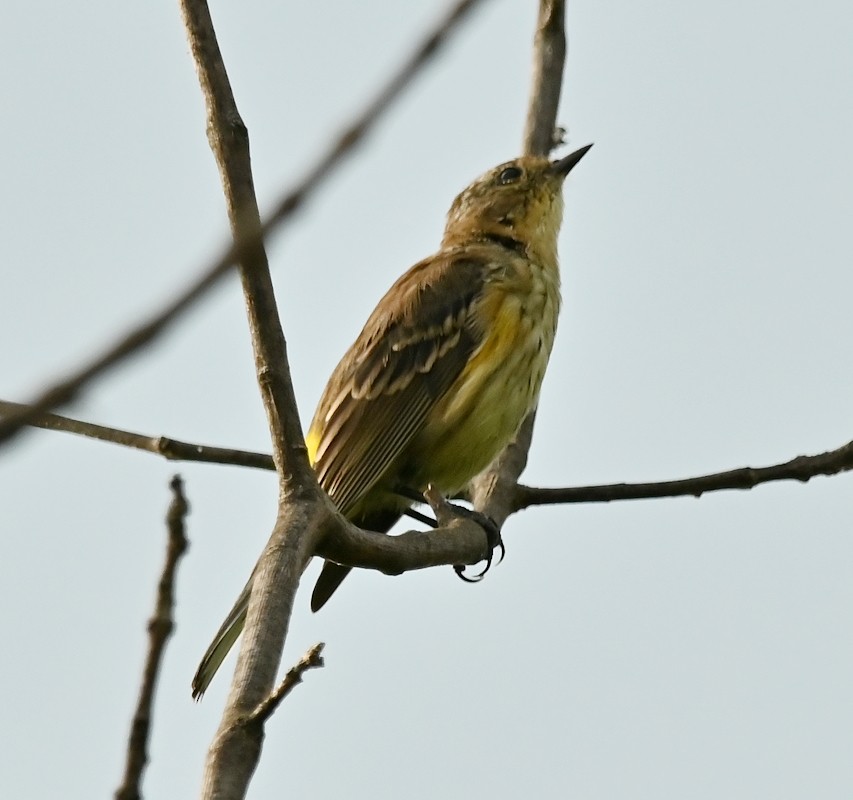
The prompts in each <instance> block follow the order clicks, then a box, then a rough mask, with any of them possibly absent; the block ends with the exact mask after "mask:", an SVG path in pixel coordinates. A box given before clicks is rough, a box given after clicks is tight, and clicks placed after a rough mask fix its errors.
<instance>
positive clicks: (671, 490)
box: [512, 442, 853, 511]
mask: <svg viewBox="0 0 853 800" xmlns="http://www.w3.org/2000/svg"><path fill="white" fill-rule="evenodd" d="M850 470H853V442H848V443H847V444H845V445H844V446H843V447H839V448H838V449H837V450H830V451H828V452H826V453H819V454H818V455H814V456H797V458H794V459H791V460H790V461H786V462H785V463H784V464H774V465H773V466H770V467H757V468H756V467H741V468H740V469H732V470H728V471H727V472H717V473H714V474H712V475H701V476H699V477H696V478H684V479H682V480H677V481H662V482H660V483H615V484H611V485H609V486H577V487H566V488H561V489H535V488H531V487H530V486H518V487H517V488H516V490H515V495H514V497H513V502H512V509H513V511H520V510H521V509H524V508H528V507H529V506H541V505H552V504H556V503H609V502H611V501H612V500H640V499H645V498H651V497H683V496H687V495H689V496H692V497H701V496H702V495H703V494H704V493H705V492H717V491H721V490H723V489H752V488H753V487H754V486H758V485H759V484H761V483H770V482H771V481H801V482H803V483H805V482H806V481H808V480H810V479H811V478H813V477H815V476H816V475H835V474H837V473H839V472H848V471H850Z"/></svg>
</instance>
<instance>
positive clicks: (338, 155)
mask: <svg viewBox="0 0 853 800" xmlns="http://www.w3.org/2000/svg"><path fill="white" fill-rule="evenodd" d="M480 1H481V0H462V1H461V2H459V3H457V4H456V5H455V6H454V7H453V8H452V9H451V10H450V12H449V13H448V14H447V16H446V17H444V19H442V20H441V21H440V22H439V24H438V25H437V26H436V27H435V28H434V29H433V30H432V31H430V32H429V33H428V34H427V36H426V37H425V38H424V39H423V41H422V42H421V43H420V44H419V45H418V46H417V47H416V48H415V50H414V52H413V53H412V55H411V56H410V57H409V58H408V59H406V60H405V61H404V62H403V64H401V65H400V67H399V68H398V69H397V70H396V72H394V74H393V75H392V76H391V78H390V79H389V80H388V82H387V83H386V84H385V85H384V86H382V87H381V88H380V90H379V91H378V92H377V94H376V96H375V97H374V98H373V99H371V100H370V101H369V102H368V103H367V105H366V106H365V108H364V110H363V111H362V112H361V113H360V114H358V115H357V116H356V118H355V120H354V121H353V122H352V123H350V124H349V125H347V126H346V127H345V128H344V130H343V132H342V133H341V134H339V135H338V136H336V137H335V138H334V139H333V141H332V143H331V144H330V145H329V146H328V147H327V149H326V151H325V152H324V154H323V155H322V156H321V157H320V158H319V160H318V161H317V163H316V164H315V166H314V167H312V168H311V169H310V170H308V172H307V174H306V175H305V176H304V177H303V178H302V180H300V181H298V182H297V184H296V186H295V187H294V188H292V189H290V190H289V191H287V192H285V193H284V194H283V196H282V197H281V199H280V200H279V202H278V203H277V205H276V207H275V209H274V211H273V212H272V214H271V215H270V216H269V218H268V219H267V220H266V221H265V222H264V223H263V224H262V225H261V226H260V228H259V230H258V232H257V235H259V236H262V237H263V238H266V237H267V236H269V234H270V233H271V232H272V230H273V229H275V228H276V227H278V226H280V225H282V224H284V223H285V222H286V221H288V220H289V219H290V218H291V217H292V216H293V213H294V212H295V211H296V210H297V209H299V208H300V207H301V206H302V205H303V204H304V203H305V201H306V200H308V199H309V197H310V196H312V195H313V194H314V192H315V191H316V190H317V189H318V188H319V187H320V186H321V184H322V183H323V182H324V181H325V180H326V179H327V178H328V177H329V176H330V175H331V174H332V172H333V171H334V170H335V168H337V167H338V166H339V165H340V163H341V162H342V160H343V158H344V156H347V155H349V154H350V153H351V152H352V150H353V149H354V148H355V146H356V145H357V144H359V143H360V142H361V141H362V140H363V139H364V137H365V135H366V134H367V133H368V132H369V131H370V130H371V129H372V128H373V127H374V126H375V125H376V123H377V122H378V120H379V119H380V117H381V116H382V115H383V114H384V113H385V112H386V111H388V109H389V108H390V107H391V105H392V103H393V102H394V101H396V100H397V99H398V98H399V97H400V95H401V94H402V93H403V91H404V90H405V89H406V88H408V86H409V85H410V84H411V82H412V80H413V79H414V78H415V76H416V75H417V74H418V73H419V72H420V71H421V70H422V69H423V68H424V67H425V66H426V65H427V64H428V63H429V62H430V61H431V60H432V58H434V57H435V55H436V53H438V52H439V51H440V49H441V46H442V45H444V43H445V42H446V41H447V39H448V38H449V36H450V34H451V33H452V32H453V31H454V30H455V28H456V27H457V25H458V24H459V23H460V22H461V21H462V20H463V19H464V18H465V17H466V16H467V15H468V13H469V12H470V11H471V10H472V9H473V8H474V6H476V5H477V3H478V2H480ZM253 246H256V243H255V242H253V241H252V240H249V241H245V242H242V243H241V244H240V245H235V244H229V245H228V246H227V247H225V248H224V249H223V251H222V252H221V254H220V255H219V257H217V258H216V260H215V261H214V263H213V264H212V265H210V266H209V267H208V268H206V269H205V270H204V271H203V272H202V273H201V274H200V276H199V277H198V278H196V279H195V280H194V281H193V282H192V283H191V284H190V285H189V286H188V287H186V288H185V289H184V290H183V291H181V292H179V293H177V296H176V299H175V300H174V301H172V302H171V303H170V304H168V305H167V306H165V307H164V308H161V309H159V310H158V311H156V312H155V313H153V314H151V315H150V316H149V317H148V318H147V319H145V320H144V321H143V322H141V323H139V324H138V325H136V326H135V327H134V328H133V329H132V330H130V331H129V332H128V333H126V334H125V335H124V336H122V337H121V338H120V339H119V340H118V341H117V342H115V343H113V344H111V345H110V346H109V347H107V348H106V349H105V350H104V351H103V352H102V353H100V354H99V355H97V356H96V357H94V358H93V359H91V360H90V361H89V362H88V363H86V364H84V365H82V366H80V367H78V368H77V369H75V370H73V371H72V372H71V373H70V374H69V375H68V376H67V377H66V378H64V379H62V380H59V381H57V382H55V383H53V384H52V385H50V386H49V387H48V388H47V389H45V390H43V391H42V392H41V393H40V394H39V395H38V396H36V397H35V398H33V399H32V400H30V401H29V402H27V403H26V404H24V405H25V406H26V409H25V410H21V411H19V412H16V413H15V414H13V415H10V416H8V417H6V418H5V419H3V420H2V421H0V445H2V444H3V443H4V442H6V441H8V440H10V439H11V438H12V437H13V436H14V435H15V434H17V433H18V432H19V431H20V430H21V429H22V428H23V427H24V426H26V425H27V423H28V421H29V420H30V419H32V418H33V416H34V415H36V414H40V413H44V412H46V411H50V410H51V409H53V408H56V407H58V406H61V405H63V404H65V403H69V402H71V401H72V400H73V399H74V398H75V397H77V396H78V395H79V394H80V392H81V391H82V389H83V388H84V387H85V385H86V384H87V383H89V381H91V380H92V379H94V378H95V377H97V376H98V375H101V374H102V373H104V372H106V371H107V370H108V369H109V368H111V367H113V366H115V365H116V364H117V363H119V362H120V361H121V360H122V359H124V358H126V357H127V356H128V355H130V354H131V353H134V352H136V351H137V350H139V349H140V348H141V347H143V346H145V345H147V344H149V343H151V342H152V341H154V340H155V339H156V338H158V337H159V336H160V335H161V334H162V333H164V332H165V330H166V329H167V328H168V327H169V325H170V324H171V323H172V322H174V321H175V320H176V319H177V317H178V316H179V315H180V314H181V313H182V312H183V311H185V310H186V309H187V308H189V307H190V306H191V305H192V304H193V303H194V302H195V301H196V300H198V298H200V297H201V296H202V295H204V294H205V293H206V292H207V291H208V290H209V289H211V288H212V287H213V286H215V285H216V284H217V283H218V282H219V280H220V279H221V278H222V277H223V275H225V274H226V273H227V272H228V271H229V270H230V269H231V267H232V266H233V265H234V264H235V263H237V261H239V260H240V258H241V257H242V248H251V247H253Z"/></svg>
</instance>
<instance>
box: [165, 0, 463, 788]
mask: <svg viewBox="0 0 853 800" xmlns="http://www.w3.org/2000/svg"><path fill="white" fill-rule="evenodd" d="M474 4H475V0H464V2H461V3H459V4H457V6H456V7H455V8H454V9H453V10H452V11H451V13H450V14H449V15H448V17H446V18H445V20H443V21H442V23H441V25H440V26H439V27H438V28H437V29H436V30H435V31H433V32H432V33H431V34H430V35H429V36H428V37H427V38H426V39H425V40H424V42H423V44H422V45H421V47H420V48H419V49H418V51H417V52H416V53H415V55H414V56H413V57H412V59H410V61H409V62H408V63H407V64H406V66H405V67H404V69H403V70H401V72H400V73H399V74H398V75H396V76H395V77H394V78H393V79H392V80H391V81H390V82H389V84H388V85H387V87H386V88H385V89H383V91H381V92H380V93H379V95H378V97H377V98H376V100H375V101H374V103H373V104H371V105H370V106H369V107H368V110H367V112H366V113H365V115H364V116H363V117H362V118H361V119H359V120H357V121H356V123H355V124H354V125H353V126H352V127H351V128H349V129H348V130H347V131H345V132H344V134H343V135H342V136H341V138H340V140H339V141H338V143H337V145H336V146H335V147H333V148H332V150H331V151H330V152H329V153H328V154H327V157H326V158H325V159H323V160H321V162H320V164H319V165H318V167H317V168H316V169H315V170H314V172H313V173H311V174H310V175H309V180H311V181H313V184H312V185H316V184H317V183H318V182H319V181H320V180H321V179H322V178H323V177H325V176H326V175H327V174H328V172H329V170H330V168H331V166H332V165H333V164H334V163H335V162H336V161H337V160H338V158H339V153H340V152H341V151H344V150H346V149H349V148H351V147H352V146H353V145H354V144H355V143H356V142H357V141H359V140H360V139H361V138H362V137H363V135H364V133H365V131H366V130H367V127H368V125H369V124H371V123H372V121H373V119H375V115H376V114H377V113H378V111H379V110H381V109H382V108H384V107H386V106H387V105H388V103H389V102H390V101H391V100H392V99H393V98H394V97H396V96H397V95H398V94H399V92H400V91H401V90H402V89H403V88H404V86H406V85H407V83H408V81H409V80H410V78H411V77H412V76H413V75H414V74H415V72H416V71H417V70H418V69H419V68H420V66H422V65H423V64H424V63H426V62H427V60H428V59H429V58H430V57H431V56H432V55H433V54H434V53H435V52H436V50H437V49H438V45H439V44H440V43H441V42H442V41H443V39H444V38H445V37H446V35H447V34H448V33H449V31H450V30H451V29H452V28H453V27H454V25H455V24H456V23H457V22H458V21H459V20H461V19H462V18H463V17H464V16H465V14H466V13H467V12H468V11H469V10H470V9H471V8H472V7H473V6H474ZM181 11H182V14H183V18H184V24H185V27H186V30H187V36H188V39H189V42H190V47H191V50H192V54H193V59H194V61H195V65H196V69H197V72H198V76H199V82H200V84H201V87H202V91H203V93H204V96H205V104H206V107H207V113H208V139H209V141H210V144H211V148H212V150H213V152H214V156H215V158H216V161H217V165H218V167H219V170H220V174H221V177H222V184H223V189H224V192H225V197H226V202H227V205H228V214H229V219H230V221H231V227H232V232H233V235H234V239H235V242H236V244H237V246H238V248H239V249H240V259H241V279H242V284H243V292H244V296H245V300H246V308H247V314H248V317H249V326H250V330H251V334H252V346H253V350H254V353H255V366H256V370H257V374H258V383H259V385H260V389H261V394H262V397H263V400H264V406H265V409H266V411H267V417H268V421H269V426H270V432H271V435H272V440H273V458H274V460H275V464H276V469H277V471H278V475H279V506H278V515H277V518H276V522H275V525H274V528H273V531H272V534H271V536H270V539H269V542H268V544H267V547H266V549H265V550H264V553H263V554H262V556H261V558H260V561H259V562H258V566H257V567H256V569H255V572H254V574H253V577H252V584H251V592H250V595H249V605H248V610H247V614H246V627H245V630H244V634H243V642H242V646H241V648H240V653H239V656H238V659H237V666H236V670H235V674H234V679H233V682H232V687H231V692H230V694H229V698H228V702H227V705H226V708H225V711H224V713H223V717H222V721H221V723H220V726H219V730H218V732H217V735H216V737H215V739H214V742H213V743H212V745H211V747H210V750H209V751H208V758H207V761H206V765H205V776H204V783H203V788H202V796H203V797H216V798H223V797H243V796H244V795H245V792H246V790H247V788H248V783H249V780H250V779H251V776H252V773H253V772H254V769H255V766H256V764H257V762H258V760H259V758H260V752H261V744H262V741H263V735H262V731H260V730H258V727H259V726H246V725H242V724H240V720H242V719H245V717H246V716H247V715H248V714H250V713H251V712H252V710H253V709H254V708H257V707H258V705H259V704H260V703H261V702H262V700H263V699H264V697H266V696H268V695H269V692H270V690H271V688H272V683H273V680H274V677H275V674H276V672H277V670H278V666H279V661H280V659H281V653H282V649H283V646H284V641H285V638H286V635H287V628H288V624H289V621H290V618H291V615H292V611H293V600H294V596H295V594H296V589H297V587H298V584H299V578H300V576H301V574H302V571H303V569H304V568H305V565H306V564H307V562H308V561H309V560H310V558H311V557H312V556H313V555H314V553H315V552H316V550H317V547H318V544H319V543H320V541H321V540H322V538H323V536H324V535H325V534H326V533H327V532H328V528H329V527H334V524H333V523H335V522H337V521H338V519H339V515H337V513H336V512H334V509H333V508H332V506H331V502H330V501H329V500H328V498H327V497H326V495H325V494H323V493H322V491H321V490H320V488H319V486H318V485H317V481H316V478H315V477H314V474H313V472H312V471H311V469H310V467H309V465H308V459H307V455H306V449H305V445H304V442H303V439H302V432H301V428H300V425H299V417H298V414H297V410H296V403H295V399H294V397H293V388H292V384H291V381H290V372H289V368H288V364H287V348H286V343H285V341H284V335H283V332H282V330H281V324H280V322H279V318H278V312H277V309H276V303H275V296H274V292H273V287H272V281H271V279H270V275H269V268H268V264H267V260H266V254H265V252H264V249H263V241H262V237H263V235H264V233H265V232H266V231H265V228H264V226H262V225H261V222H260V216H259V214H258V209H257V203H256V200H255V196H254V188H253V181H252V175H251V164H250V159H249V145H248V135H247V132H246V128H245V126H244V125H243V122H242V120H241V119H240V116H239V112H238V111H237V107H236V103H235V101H234V97H233V94H232V92H231V87H230V84H229V81H228V76H227V73H226V70H225V65H224V62H223V59H222V55H221V53H220V51H219V47H218V44H217V42H216V35H215V32H214V29H213V23H212V20H211V18H210V13H209V10H208V8H207V5H206V2H205V1H204V0H181ZM303 199H304V196H303V194H301V193H300V192H299V191H297V192H295V193H293V194H292V195H291V196H290V197H289V198H285V201H284V203H283V204H282V205H281V206H280V207H279V208H278V209H276V211H275V212H274V213H273V215H272V217H271V218H270V222H269V224H270V225H271V224H273V223H274V222H275V221H276V220H278V219H279V218H281V216H282V215H284V214H290V213H292V211H293V210H295V208H296V207H297V206H298V205H299V204H300V203H301V202H303Z"/></svg>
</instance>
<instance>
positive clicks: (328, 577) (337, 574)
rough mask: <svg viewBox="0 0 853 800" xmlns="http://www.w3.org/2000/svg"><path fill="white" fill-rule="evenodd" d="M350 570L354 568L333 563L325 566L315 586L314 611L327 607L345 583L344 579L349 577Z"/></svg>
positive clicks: (312, 600)
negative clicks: (330, 599)
mask: <svg viewBox="0 0 853 800" xmlns="http://www.w3.org/2000/svg"><path fill="white" fill-rule="evenodd" d="M350 570H352V567H344V566H341V565H340V564H335V563H334V562H333V561H326V562H325V563H324V564H323V569H322V570H321V571H320V577H319V578H317V583H316V584H315V585H314V591H313V593H312V594H311V610H312V611H319V610H320V609H321V608H322V607H323V606H324V605H326V603H327V602H328V600H329V598H330V597H331V596H332V595H333V594H334V593H335V590H336V589H337V588H338V586H340V585H341V583H343V580H344V578H346V576H347V575H349V573H350Z"/></svg>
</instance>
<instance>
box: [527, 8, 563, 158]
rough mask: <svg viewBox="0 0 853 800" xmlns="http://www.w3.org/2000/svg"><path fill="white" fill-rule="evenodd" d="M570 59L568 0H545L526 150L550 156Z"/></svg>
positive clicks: (538, 33) (535, 52) (535, 42)
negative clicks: (564, 79) (567, 53)
mask: <svg viewBox="0 0 853 800" xmlns="http://www.w3.org/2000/svg"><path fill="white" fill-rule="evenodd" d="M565 61H566V4H565V2H564V0H541V2H540V4H539V19H538V21H537V23H536V36H535V38H534V40H533V80H532V84H531V87H530V102H529V104H528V106H527V122H526V123H525V126H524V152H525V153H527V154H528V155H539V156H547V155H548V154H549V153H550V152H551V151H552V150H553V149H554V145H555V144H556V142H555V141H554V132H555V129H556V126H557V110H558V108H559V106H560V90H561V88H562V85H563V64H564V63H565Z"/></svg>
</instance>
